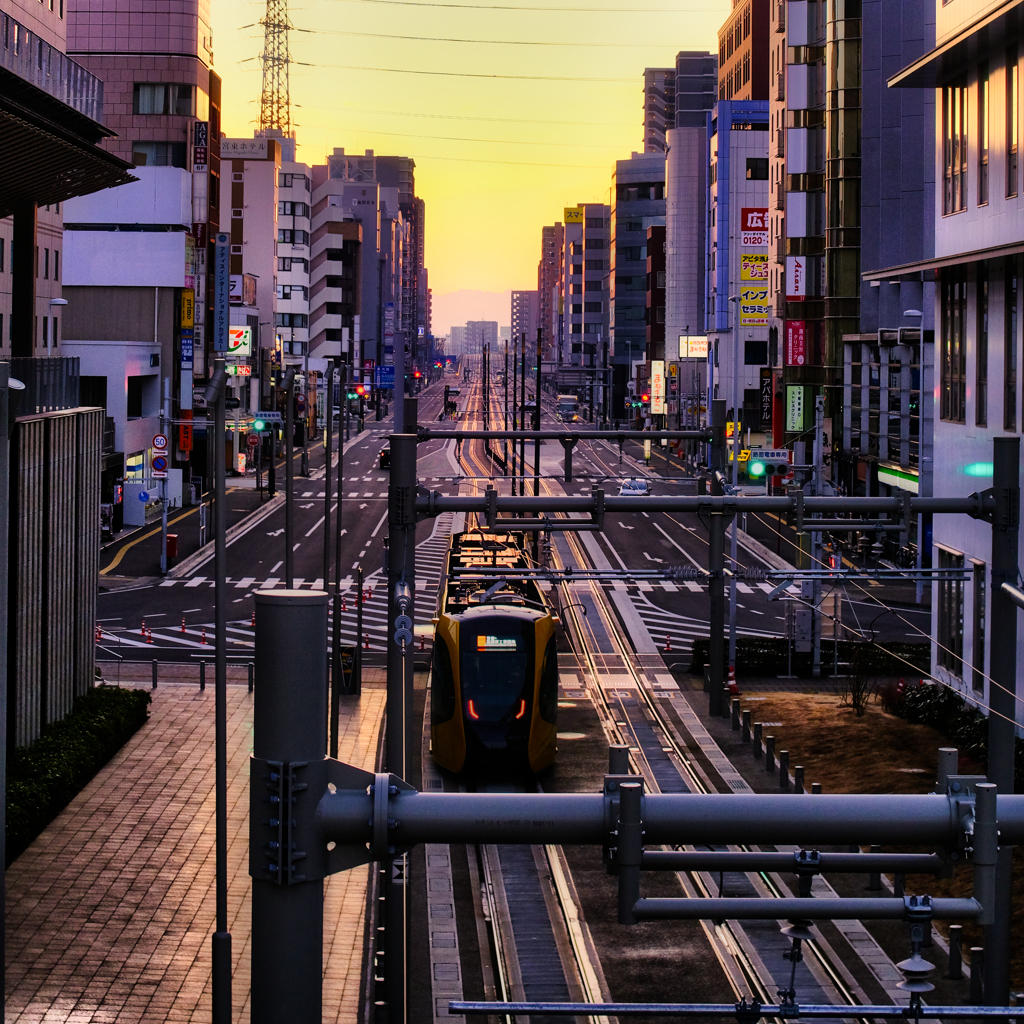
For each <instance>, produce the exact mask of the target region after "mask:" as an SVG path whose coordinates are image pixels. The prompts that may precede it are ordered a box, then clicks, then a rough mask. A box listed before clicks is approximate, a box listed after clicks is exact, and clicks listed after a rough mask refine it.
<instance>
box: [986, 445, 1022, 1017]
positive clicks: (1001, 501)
mask: <svg viewBox="0 0 1024 1024" xmlns="http://www.w3.org/2000/svg"><path fill="white" fill-rule="evenodd" d="M992 462H993V472H992V490H993V492H994V494H995V497H996V509H995V512H994V514H993V517H992V587H991V593H992V597H991V600H992V626H991V633H990V635H991V636H992V638H993V643H992V654H991V658H990V663H989V664H990V672H991V676H992V683H991V686H990V689H989V708H990V711H989V716H988V780H989V782H993V783H995V785H996V787H997V790H998V792H999V793H1012V792H1013V775H1014V771H1013V767H1014V736H1015V731H1016V730H1015V726H1014V723H1015V722H1016V720H1017V700H1016V693H1017V608H1016V606H1015V605H1014V603H1013V602H1012V601H1011V600H1010V598H1009V596H1008V595H1007V594H1006V593H1005V592H1003V590H1002V589H1001V587H1002V584H1003V583H1004V582H1005V583H1010V584H1015V583H1016V581H1017V574H1018V572H1019V567H1018V565H1017V552H1018V544H1019V536H1020V438H1019V437H997V438H994V439H993V453H992ZM1012 852H1013V851H1012V849H1011V847H1010V845H1009V844H1006V845H1002V846H1000V848H999V856H998V860H997V862H996V903H995V921H994V922H993V923H992V924H990V925H989V926H988V927H987V928H986V929H985V968H984V974H985V1003H986V1004H987V1005H989V1006H997V1005H1005V1004H1006V1003H1008V1002H1009V998H1010V913H1011V909H1012V900H1011V855H1012Z"/></svg>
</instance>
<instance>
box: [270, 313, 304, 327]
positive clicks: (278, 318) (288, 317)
mask: <svg viewBox="0 0 1024 1024" xmlns="http://www.w3.org/2000/svg"><path fill="white" fill-rule="evenodd" d="M308 325H309V318H308V317H307V315H306V314H305V313H275V314H274V326H275V327H307V326H308Z"/></svg>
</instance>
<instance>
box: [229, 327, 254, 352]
mask: <svg viewBox="0 0 1024 1024" xmlns="http://www.w3.org/2000/svg"><path fill="white" fill-rule="evenodd" d="M228 354H229V355H232V356H251V355H252V328H251V327H229V328H228Z"/></svg>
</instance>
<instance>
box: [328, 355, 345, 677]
mask: <svg viewBox="0 0 1024 1024" xmlns="http://www.w3.org/2000/svg"><path fill="white" fill-rule="evenodd" d="M335 372H336V373H337V375H338V378H339V380H341V387H340V393H341V394H342V395H344V394H346V393H347V385H346V383H345V379H344V378H343V377H342V367H341V362H340V360H339V362H338V366H337V369H336V371H335ZM347 376H348V373H347V370H346V373H345V377H346V378H347ZM344 401H345V407H346V408H347V407H348V399H347V398H346V399H345V400H344ZM338 411H339V416H338V472H337V474H336V476H337V480H338V511H337V514H336V515H335V517H334V599H333V606H334V609H335V613H334V615H335V622H336V623H337V628H336V629H335V630H334V633H333V635H332V637H331V678H332V679H336V680H337V681H338V688H339V692H340V688H341V686H342V684H343V682H344V679H343V675H342V671H341V614H340V611H339V610H338V609H340V607H341V529H342V526H341V520H342V518H343V516H342V512H343V509H344V507H345V500H344V495H345V488H344V487H343V484H344V483H345V445H344V442H343V441H342V434H341V416H340V411H341V405H340V404H339V406H338ZM324 590H326V591H327V593H328V594H329V593H330V590H329V589H328V587H327V584H326V583H325V584H324Z"/></svg>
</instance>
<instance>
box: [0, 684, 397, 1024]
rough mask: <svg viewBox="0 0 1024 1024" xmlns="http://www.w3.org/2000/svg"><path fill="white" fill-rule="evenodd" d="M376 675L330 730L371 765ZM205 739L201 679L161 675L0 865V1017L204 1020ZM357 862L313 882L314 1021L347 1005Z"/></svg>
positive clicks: (231, 776)
mask: <svg viewBox="0 0 1024 1024" xmlns="http://www.w3.org/2000/svg"><path fill="white" fill-rule="evenodd" d="M375 675H381V676H382V675H383V674H382V673H376V674H374V673H371V672H367V676H369V679H366V678H365V677H364V683H363V694H362V697H361V698H360V699H359V700H352V701H343V702H342V710H341V715H342V717H341V728H340V731H339V756H340V757H341V759H342V760H344V761H347V762H349V763H352V764H356V765H359V766H360V767H363V768H366V769H369V770H371V771H372V770H373V767H374V760H375V756H376V751H377V744H378V739H379V733H380V725H381V720H382V717H383V714H384V702H385V692H386V691H385V687H384V684H383V682H378V681H373V680H374V679H375ZM211 682H212V680H211ZM128 685H131V684H128ZM138 685H144V686H146V687H147V688H148V686H149V681H148V679H147V680H146V681H145V682H144V683H142V682H140V683H139V684H138ZM252 701H253V697H252V695H251V694H249V693H248V692H247V687H246V686H245V684H244V683H241V684H237V683H233V682H229V685H228V692H227V707H228V722H227V736H228V836H229V850H228V886H229V895H228V914H229V920H228V927H229V928H230V930H231V933H232V955H233V960H234V967H233V975H234V978H233V986H232V990H233V1006H234V1015H233V1019H234V1020H235V1021H240V1022H247V1021H248V1020H249V1019H250V1018H249V1011H250V1006H249V977H250V974H249V971H250V947H249V943H250V902H249V891H250V879H249V875H248V821H247V814H248V793H247V787H248V775H249V766H248V760H249V754H250V752H251V750H252ZM213 740H214V690H213V686H212V685H210V686H208V688H207V689H206V691H205V692H200V690H199V687H198V686H197V685H195V684H194V683H193V684H186V683H174V682H171V683H165V682H163V681H162V682H161V684H160V687H159V688H158V689H157V690H155V691H153V705H152V708H151V717H150V721H149V723H148V724H147V725H145V726H143V727H142V728H141V729H140V730H139V731H138V732H137V733H136V734H135V736H134V737H133V738H132V739H131V740H130V741H129V742H128V743H127V744H126V745H125V747H124V748H123V749H122V750H121V751H120V752H119V753H118V754H117V756H116V757H115V758H114V759H113V760H112V761H111V762H110V763H109V764H108V765H106V767H105V768H103V770H102V771H101V772H100V773H99V774H98V775H97V776H96V778H94V779H93V780H92V782H90V783H89V785H88V786H86V788H85V789H84V790H83V791H82V792H81V793H80V794H79V795H78V796H77V797H76V798H75V799H74V800H73V801H72V802H71V804H70V805H69V806H68V807H67V808H66V809H65V810H64V811H63V812H62V813H61V814H60V815H59V816H58V817H57V818H56V819H55V820H54V821H53V822H52V823H51V825H50V826H49V827H48V828H47V829H46V830H45V831H44V832H43V833H42V835H40V836H39V837H38V838H37V839H36V840H35V842H34V843H32V845H31V846H30V847H29V849H28V850H27V851H26V852H25V853H24V854H22V856H21V857H19V858H18V860H17V861H15V863H14V864H12V865H11V867H10V868H9V870H8V872H7V922H6V924H7V963H6V976H5V978H6V999H7V1003H6V1015H5V1020H6V1021H8V1022H26V1024H27V1022H33V1024H34V1022H44V1021H45V1022H50V1021H66V1022H72V1021H74V1022H105V1024H106V1022H114V1021H116V1022H125V1024H128V1022H131V1024H137V1022H144V1021H145V1022H153V1021H202V1022H208V1021H209V1020H210V1018H211V994H210V936H211V934H212V933H213V929H214V914H215V904H214V795H213V783H214V759H213ZM368 877H369V869H368V868H366V867H361V868H356V869H353V870H351V871H346V872H342V873H340V874H337V875H334V876H332V877H331V878H329V879H327V881H326V882H325V884H324V924H325V934H324V961H323V962H324V1018H323V1019H324V1020H325V1021H338V1022H345V1024H354V1022H355V1021H356V1020H357V1018H358V1003H359V991H360V982H361V971H362V960H363V942H364V920H365V915H366V893H367V879H368Z"/></svg>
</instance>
